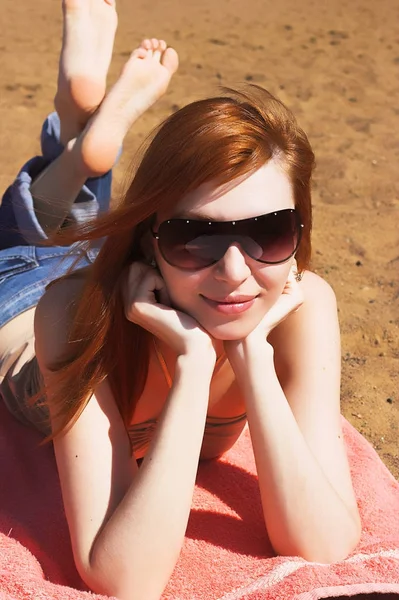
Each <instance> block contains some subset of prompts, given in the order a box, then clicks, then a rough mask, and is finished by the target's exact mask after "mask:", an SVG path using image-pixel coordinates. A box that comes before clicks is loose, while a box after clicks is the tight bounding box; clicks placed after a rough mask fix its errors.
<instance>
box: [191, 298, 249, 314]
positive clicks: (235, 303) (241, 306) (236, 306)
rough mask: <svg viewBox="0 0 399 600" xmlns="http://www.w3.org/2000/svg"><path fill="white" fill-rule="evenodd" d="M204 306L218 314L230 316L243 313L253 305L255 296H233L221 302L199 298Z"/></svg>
mask: <svg viewBox="0 0 399 600" xmlns="http://www.w3.org/2000/svg"><path fill="white" fill-rule="evenodd" d="M201 297H202V299H203V300H204V301H205V302H206V304H207V305H208V306H209V307H210V308H212V309H213V310H216V311H217V312H219V313H222V314H225V315H232V314H238V313H242V312H245V311H246V310H248V309H250V308H251V306H253V305H254V303H255V300H256V298H257V296H235V297H231V298H228V299H223V300H212V299H211V298H207V297H206V296H201Z"/></svg>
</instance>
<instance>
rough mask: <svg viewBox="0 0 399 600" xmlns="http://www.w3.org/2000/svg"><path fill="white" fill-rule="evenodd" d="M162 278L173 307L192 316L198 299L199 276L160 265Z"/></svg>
mask: <svg viewBox="0 0 399 600" xmlns="http://www.w3.org/2000/svg"><path fill="white" fill-rule="evenodd" d="M159 267H160V270H161V273H162V277H163V279H164V281H165V284H166V288H167V290H168V293H169V296H170V299H171V301H172V306H174V307H176V308H179V309H181V310H183V311H184V312H188V313H190V314H191V310H190V309H191V308H193V306H194V304H195V301H196V299H197V297H198V289H199V287H200V278H199V277H198V275H197V274H191V273H189V272H187V271H179V269H176V268H174V267H171V266H170V265H168V264H166V265H165V264H164V265H159Z"/></svg>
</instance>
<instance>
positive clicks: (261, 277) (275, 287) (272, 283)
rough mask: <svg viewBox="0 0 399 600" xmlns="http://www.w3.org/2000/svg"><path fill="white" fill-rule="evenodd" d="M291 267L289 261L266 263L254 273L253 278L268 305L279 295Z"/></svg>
mask: <svg viewBox="0 0 399 600" xmlns="http://www.w3.org/2000/svg"><path fill="white" fill-rule="evenodd" d="M290 269H291V262H289V263H284V264H282V265H274V266H273V265H267V266H265V267H262V268H261V269H259V270H258V271H257V272H256V273H254V279H255V280H256V282H257V284H258V285H259V287H260V288H261V289H262V290H264V293H265V295H266V296H267V298H268V303H270V305H272V304H274V302H275V301H276V300H277V298H278V297H279V296H280V295H281V293H282V291H283V289H284V286H285V284H286V282H287V279H288V275H289V273H290Z"/></svg>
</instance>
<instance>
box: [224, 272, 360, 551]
mask: <svg viewBox="0 0 399 600" xmlns="http://www.w3.org/2000/svg"><path fill="white" fill-rule="evenodd" d="M301 287H302V288H303V292H304V295H305V301H304V303H303V305H302V306H301V307H300V308H299V309H298V310H297V311H296V312H294V313H292V314H290V315H289V316H288V317H287V318H286V319H285V320H284V321H283V322H282V323H280V325H278V326H277V327H276V328H275V329H274V330H273V331H272V333H271V334H270V336H269V340H270V343H269V342H268V341H267V340H266V338H265V337H263V339H262V340H260V338H259V337H258V339H257V342H256V344H255V343H253V340H250V339H247V340H245V341H244V342H243V344H242V348H241V351H240V352H238V351H237V350H236V351H235V352H234V353H233V355H232V357H231V360H232V361H233V366H234V369H235V371H236V374H237V378H238V380H239V383H240V385H241V387H242V389H243V391H244V394H245V398H246V406H247V414H248V422H249V427H250V432H251V438H252V443H253V448H254V454H255V460H256V465H257V471H258V478H259V486H260V492H261V497H262V505H263V512H264V517H265V523H266V527H267V530H268V533H269V536H270V540H271V542H272V544H273V547H274V548H275V550H276V551H277V552H278V553H279V554H283V555H299V556H302V557H304V558H305V559H307V560H311V561H317V562H334V561H337V560H341V559H343V558H344V557H346V556H347V555H348V553H349V552H350V551H351V550H352V549H353V548H354V546H355V545H356V543H357V542H358V540H359V536H360V521H359V515H358V510H357V505H356V500H355V497H354V493H353V489H352V484H351V479H350V473H349V467H348V463H347V458H346V453H345V447H344V442H343V439H342V432H341V426H340V402H339V398H340V340H339V328H338V320H337V311H336V303H335V297H334V293H333V292H332V290H331V288H330V287H329V286H328V285H327V284H326V283H325V282H324V281H323V280H322V279H321V278H319V277H318V276H317V275H314V274H312V273H309V272H307V273H306V275H305V277H304V279H303V282H302V283H301ZM249 338H250V336H249Z"/></svg>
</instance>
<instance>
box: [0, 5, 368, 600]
mask: <svg viewBox="0 0 399 600" xmlns="http://www.w3.org/2000/svg"><path fill="white" fill-rule="evenodd" d="M65 6H66V11H67V10H68V4H66V5H65ZM76 18H78V17H76ZM176 68H177V56H176V55H175V53H174V51H172V50H171V49H166V44H164V42H159V41H158V40H147V41H145V42H143V44H142V46H141V47H140V49H138V50H137V51H136V53H133V56H132V59H131V60H130V61H129V64H128V66H127V67H126V68H125V70H124V72H123V74H122V77H121V79H120V80H119V81H118V82H117V84H116V86H114V88H113V89H112V90H111V92H110V94H109V95H108V96H107V97H106V98H105V99H104V101H103V102H102V104H101V106H100V108H99V109H98V110H97V112H96V114H95V115H94V117H91V118H90V120H89V121H88V124H87V125H85V126H84V129H83V131H82V132H81V133H79V131H78V127H77V123H78V120H77V119H75V125H74V127H71V128H70V131H72V132H73V134H71V135H74V137H71V138H70V139H67V138H68V136H66V138H64V140H61V141H63V143H64V145H65V150H64V151H63V153H62V154H61V155H60V156H59V157H58V158H57V159H56V160H55V161H54V162H53V163H51V165H50V166H49V167H47V170H46V171H45V172H44V173H42V174H41V175H40V176H39V177H38V178H37V179H36V180H35V181H34V182H33V184H32V187H31V189H32V192H33V196H34V198H35V201H34V207H35V210H36V213H37V214H36V213H35V214H36V217H37V218H38V219H39V220H41V222H42V223H43V227H42V230H43V231H44V237H45V235H46V234H47V233H48V232H51V231H52V230H54V229H58V233H57V235H56V236H55V237H54V238H53V239H54V240H55V241H54V243H57V248H58V250H59V251H60V253H62V254H63V255H66V253H67V251H68V249H70V248H72V254H71V256H72V255H73V254H74V255H75V257H76V256H77V257H78V258H77V261H79V262H78V263H77V264H76V265H75V267H82V266H84V267H85V268H83V269H79V270H77V269H76V268H75V271H74V272H73V273H72V274H69V275H67V276H66V277H63V278H61V279H58V280H57V281H55V283H53V284H52V285H51V286H49V287H48V289H47V291H46V293H45V294H44V295H43V296H42V298H41V299H40V302H39V304H38V306H37V308H36V310H34V308H33V309H32V308H31V307H29V309H30V310H25V309H26V306H24V309H23V311H22V313H21V314H19V315H18V316H15V315H12V317H13V319H12V320H10V319H11V317H10V315H8V317H7V319H8V321H7V324H5V325H4V326H3V328H2V329H1V330H0V346H1V345H2V343H3V342H2V339H1V334H2V332H3V333H4V329H5V328H6V327H8V326H9V325H10V324H11V323H13V321H14V323H15V319H16V318H18V319H19V318H21V317H23V315H25V316H27V314H29V316H28V317H27V320H26V321H25V323H23V324H22V326H19V327H18V328H19V329H21V328H22V329H23V330H24V331H25V332H26V336H28V337H29V335H30V336H31V329H29V324H31V323H32V320H33V315H34V316H35V336H36V349H35V352H36V354H35V356H30V358H29V360H27V357H26V356H24V355H23V352H22V354H21V352H20V353H19V354H18V361H17V362H18V368H17V367H16V361H15V353H14V354H13V352H11V351H9V352H8V354H7V356H8V359H7V357H6V360H5V359H3V367H2V369H3V372H5V376H4V380H3V383H2V388H1V390H2V394H3V396H5V400H6V403H7V404H8V406H9V408H10V410H12V411H13V412H14V413H18V415H17V416H19V418H21V419H24V420H25V421H27V422H30V423H32V424H34V425H35V426H36V427H38V428H40V429H41V430H42V431H43V432H45V433H46V434H47V435H48V436H49V437H50V438H51V439H53V441H54V447H55V453H56V458H57V465H58V470H59V476H60V482H61V487H62V493H63V499H64V505H65V511H66V516H67V520H68V525H69V529H70V535H71V541H72V547H73V552H74V557H75V563H76V566H77V569H78V570H79V572H80V574H81V576H82V578H83V579H84V581H85V582H86V583H87V584H88V586H89V587H90V588H91V589H92V590H94V591H96V592H98V593H106V594H109V595H113V596H117V597H118V598H121V599H125V598H126V599H129V600H131V599H136V598H137V599H142V598H143V599H145V600H151V599H158V598H159V597H160V595H161V594H162V591H163V589H164V587H165V586H166V584H167V581H168V579H169V577H170V575H171V573H172V570H173V568H174V565H175V564H176V561H177V559H178V556H179V552H180V549H181V545H182V542H183V538H184V533H185V529H186V525H187V520H188V517H189V512H190V503H191V498H192V493H193V488H194V483H195V476H196V471H197V467H198V461H199V459H200V458H212V457H217V456H219V455H221V454H222V453H223V452H225V451H226V450H227V449H228V448H229V447H231V446H232V445H233V444H234V442H235V441H236V439H237V438H238V437H239V435H240V433H241V431H242V430H243V428H244V426H245V423H246V422H248V424H249V429H250V434H251V439H252V444H253V450H254V455H255V460H256V466H257V473H258V479H259V487H260V493H261V498H262V506H263V513H264V518H265V525H266V528H267V533H268V535H269V538H270V541H271V542H272V544H273V547H274V549H275V551H276V552H277V553H279V554H284V555H299V556H302V557H304V558H305V559H307V560H312V561H318V562H332V561H337V560H341V559H343V558H344V557H345V556H347V555H348V554H349V552H351V551H352V550H353V548H354V547H355V545H356V543H357V541H358V539H359V535H360V523H359V515H358V510H357V505H356V500H355V497H354V493H353V489H352V484H351V479H350V474H349V468H348V464H347V459H346V454H345V448H344V443H343V439H342V433H341V427H340V408H339V389H340V347H339V329H338V320H337V311H336V303H335V297H334V294H333V292H332V290H331V288H330V287H329V286H328V284H327V283H326V282H324V281H323V280H322V279H321V278H320V277H319V276H317V275H315V274H314V273H312V272H310V271H309V270H308V266H309V260H310V230H311V198H310V180H311V174H312V169H313V163H314V157H313V153H312V150H311V147H310V145H309V142H308V140H307V138H306V135H305V134H304V133H303V131H302V130H301V129H300V128H299V127H298V125H297V123H296V121H295V119H294V118H293V116H292V115H291V113H290V112H289V111H288V110H287V109H286V108H285V107H284V106H283V105H282V104H281V103H280V102H279V101H278V100H276V99H275V98H273V97H272V96H271V95H270V94H268V93H267V92H265V91H264V90H261V89H260V88H256V87H253V86H251V87H249V88H248V89H247V91H246V92H245V93H244V92H241V93H239V92H228V93H227V94H226V95H224V96H221V97H218V98H213V99H209V100H202V101H199V102H195V103H193V104H190V105H188V106H186V107H185V108H183V109H181V110H180V111H178V112H177V113H175V114H173V115H172V116H171V117H170V118H169V119H167V120H166V122H165V123H163V125H162V126H161V127H160V128H159V129H158V131H157V133H156V134H155V136H154V137H153V139H152V141H151V143H150V144H149V146H148V148H147V150H146V152H145V154H144V156H143V159H142V161H141V163H140V165H139V167H138V169H137V172H136V174H135V176H134V178H133V180H132V183H131V185H130V187H129V189H128V191H127V193H126V197H125V199H124V201H123V202H122V204H121V205H120V206H119V207H118V208H116V209H114V210H113V211H111V212H110V213H106V214H103V215H100V216H99V217H98V218H97V219H96V220H95V221H94V222H93V221H89V220H88V219H81V220H80V221H81V222H80V224H79V223H77V225H76V226H75V227H74V228H66V229H65V228H63V227H61V228H60V225H61V224H62V223H63V221H64V219H65V214H67V213H68V211H69V212H70V211H71V210H72V209H71V206H72V203H73V200H74V199H75V198H76V195H77V193H78V192H79V189H80V187H81V186H82V184H83V183H84V181H85V180H86V179H87V178H92V177H93V176H94V177H97V178H98V179H97V181H99V180H100V179H101V178H102V177H107V175H106V173H108V171H109V168H110V167H111V166H112V164H113V162H114V160H115V157H116V154H117V149H118V147H119V145H120V143H121V142H122V139H123V136H124V134H125V132H126V131H127V129H128V127H129V126H130V125H131V124H132V122H133V121H134V120H135V119H136V118H138V116H139V115H140V114H142V112H144V110H145V109H146V108H147V107H148V106H149V105H150V104H151V103H152V102H153V101H154V100H155V99H156V97H159V95H161V94H162V93H163V92H164V91H165V89H166V87H167V84H168V82H169V79H170V77H171V75H172V74H173V72H174V71H175V70H176ZM132 89H133V91H134V94H132ZM71 97H72V96H70V97H69V100H70V99H71ZM131 97H133V98H134V100H133V101H131ZM66 104H68V103H66ZM61 105H62V103H61ZM71 112H73V111H69V112H68V110H66V114H67V115H68V114H70V113H71ZM88 112H90V111H88ZM59 113H61V114H60V118H61V133H62V131H63V126H62V122H63V117H62V106H60V108H59ZM87 117H88V114H86V120H87ZM83 121H84V119H79V123H80V124H82V122H83ZM64 122H65V120H64ZM64 131H65V127H64ZM57 161H58V162H57ZM62 161H64V162H62ZM68 161H69V162H68ZM68 169H69V170H68ZM66 172H67V173H68V177H66V176H65V173H66ZM61 176H62V177H63V180H62V184H63V185H60V183H59V179H58V178H59V177H61ZM65 179H67V181H65ZM64 183H65V186H64ZM92 183H93V181H92V180H91V184H92ZM38 188H39V191H38ZM52 190H56V191H57V194H58V195H59V194H61V195H62V198H61V200H60V198H59V196H58V197H57V200H58V204H57V206H56V207H55V208H54V206H55V205H54V202H49V198H50V199H52V198H53V194H52V193H51V191H52ZM68 203H69V204H68ZM60 206H62V207H63V208H62V210H60ZM75 208H76V206H75ZM51 211H53V213H54V214H53V213H52V214H49V213H50V212H51ZM63 211H64V212H63ZM75 220H76V221H79V219H75ZM82 221H85V222H82ZM25 239H26V238H25ZM103 240H104V242H103V243H102V245H101V248H100V250H99V253H98V256H97V257H96V258H95V260H94V262H93V263H92V264H90V252H92V251H93V250H92V249H93V247H96V245H97V247H98V246H99V245H100V244H101V242H102V241H103ZM78 242H81V243H82V246H79V247H77V246H76V245H75V244H77V243H78ZM26 247H27V248H34V247H33V246H26ZM79 248H80V250H79ZM39 250H40V251H43V252H47V255H46V256H45V258H46V260H48V258H49V256H48V254H49V252H48V247H46V248H45V249H44V250H43V249H39ZM7 252H8V254H7ZM10 252H11V254H12V252H13V250H10V249H8V250H4V251H3V256H4V255H6V260H5V263H6V264H7V265H8V267H10V264H11V263H10ZM79 252H81V254H79ZM4 253H5V254H4ZM39 254H40V252H39ZM35 256H36V257H37V255H35ZM79 257H80V258H79ZM68 260H69V262H68V261H67V262H66V263H64V271H65V269H66V268H67V267H68V266H69V265H70V260H73V256H72V258H70V257H69V258H68ZM7 261H8V262H7ZM40 268H41V263H39V264H38V265H37V266H36V265H34V267H33V268H31V269H30V270H29V276H32V277H35V273H37V269H39V270H40ZM10 272H11V276H9V277H8V279H4V281H8V282H10V281H11V282H12V284H11V286H10V285H9V287H8V288H3V289H9V288H10V287H13V289H14V292H15V287H16V285H17V284H18V281H20V278H21V277H23V276H22V275H20V274H18V273H17V272H15V269H14V271H13V270H12V269H10ZM46 273H47V271H46ZM56 274H58V273H56V272H53V276H54V277H55V276H56ZM24 276H25V277H27V275H26V274H25V275H24ZM18 278H19V279H18ZM47 279H48V278H47ZM24 289H25V288H24ZM3 293H4V292H3ZM20 322H21V321H20ZM13 330H14V331H15V327H14V328H13ZM29 331H30V333H29ZM14 335H15V334H14ZM29 339H31V337H30V338H29ZM3 346H4V343H3ZM24 348H25V349H26V345H25V346H24ZM3 354H4V352H3ZM7 360H8V363H7V364H8V370H5V371H4V364H5V363H6V362H7ZM10 364H12V368H11V367H10ZM21 364H22V367H21ZM10 369H11V371H10ZM42 384H44V389H45V404H46V408H48V409H49V413H50V422H49V423H48V422H47V421H46V419H45V415H44V416H43V413H44V411H43V408H42V406H41V405H40V403H39V404H36V405H35V406H33V407H32V406H28V404H27V396H28V395H29V394H28V391H29V392H30V394H31V395H33V396H34V395H35V394H36V396H37V393H39V394H40V390H41V387H42Z"/></svg>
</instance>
